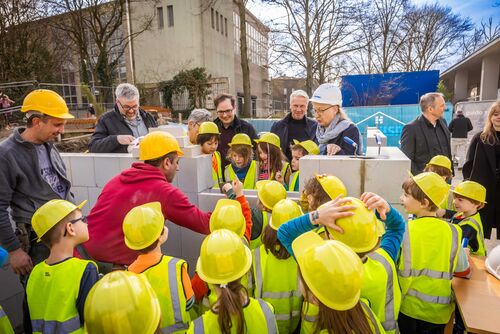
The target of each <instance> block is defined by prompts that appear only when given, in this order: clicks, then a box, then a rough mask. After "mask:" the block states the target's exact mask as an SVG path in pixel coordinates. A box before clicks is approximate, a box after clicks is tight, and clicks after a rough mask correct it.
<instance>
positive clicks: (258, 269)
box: [252, 245, 303, 333]
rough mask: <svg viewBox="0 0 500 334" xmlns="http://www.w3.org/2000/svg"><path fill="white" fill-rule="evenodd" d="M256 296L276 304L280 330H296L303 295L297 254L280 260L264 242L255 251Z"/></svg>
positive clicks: (288, 331) (275, 308) (283, 331)
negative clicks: (295, 256)
mask: <svg viewBox="0 0 500 334" xmlns="http://www.w3.org/2000/svg"><path fill="white" fill-rule="evenodd" d="M253 255H254V261H253V264H252V266H253V276H254V277H255V290H254V297H255V298H262V299H264V300H265V301H266V302H268V303H270V304H271V305H272V306H273V307H274V313H275V316H276V322H277V323H278V330H279V332H280V333H293V332H294V331H295V329H296V328H297V326H298V324H299V321H300V310H301V308H302V299H303V298H302V295H301V293H300V291H299V282H298V280H299V278H298V273H297V262H296V261H295V260H294V258H293V257H291V256H290V257H289V258H288V259H286V260H279V259H277V258H276V257H275V256H274V255H273V254H272V253H271V252H269V253H268V252H267V251H266V248H265V246H264V245H262V246H260V247H259V248H257V249H254V251H253Z"/></svg>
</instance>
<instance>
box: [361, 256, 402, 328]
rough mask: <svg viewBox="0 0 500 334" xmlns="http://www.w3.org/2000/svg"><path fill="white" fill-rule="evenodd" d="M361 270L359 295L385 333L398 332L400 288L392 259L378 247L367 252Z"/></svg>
mask: <svg viewBox="0 0 500 334" xmlns="http://www.w3.org/2000/svg"><path fill="white" fill-rule="evenodd" d="M363 270H364V275H363V286H362V287H361V297H362V298H364V299H366V300H367V301H368V303H369V305H370V308H371V309H372V310H373V313H375V315H376V316H377V318H378V319H379V320H380V323H381V324H382V327H384V329H385V331H386V332H387V333H396V332H398V324H397V320H398V314H399V308H400V306H401V290H400V289H399V283H398V274H397V271H396V266H395V265H394V261H393V260H392V258H391V256H390V255H389V254H387V252H386V251H385V250H384V249H382V248H378V249H377V250H376V251H374V252H372V253H370V254H368V256H367V260H366V262H365V263H364V264H363Z"/></svg>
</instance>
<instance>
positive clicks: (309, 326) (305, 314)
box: [300, 299, 385, 334]
mask: <svg viewBox="0 0 500 334" xmlns="http://www.w3.org/2000/svg"><path fill="white" fill-rule="evenodd" d="M359 301H360V303H361V306H362V307H363V311H364V312H365V315H366V319H367V320H368V325H370V328H371V329H372V332H373V333H375V334H379V333H385V331H384V328H383V327H382V325H381V324H380V321H379V320H378V319H377V316H376V315H375V313H373V311H372V310H371V309H370V307H369V306H368V304H367V303H366V302H365V301H364V300H363V299H360V300H359ZM318 313H319V307H318V305H314V304H311V303H308V302H304V303H303V304H302V323H301V325H300V334H312V333H314V332H315V329H316V321H317V320H318ZM319 333H320V334H326V333H328V330H327V329H322V330H320V331H319ZM353 333H354V332H353Z"/></svg>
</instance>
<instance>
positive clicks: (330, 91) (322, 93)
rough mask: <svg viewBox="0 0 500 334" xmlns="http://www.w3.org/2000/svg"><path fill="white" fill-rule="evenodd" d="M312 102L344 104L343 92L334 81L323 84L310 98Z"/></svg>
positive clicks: (333, 104)
mask: <svg viewBox="0 0 500 334" xmlns="http://www.w3.org/2000/svg"><path fill="white" fill-rule="evenodd" d="M309 101H311V102H315V103H324V104H329V105H332V106H339V107H341V106H342V93H341V92H340V88H338V87H337V86H335V85H334V84H332V83H324V84H321V85H320V86H319V87H318V88H316V90H315V91H314V93H313V96H312V97H311V98H310V99H309Z"/></svg>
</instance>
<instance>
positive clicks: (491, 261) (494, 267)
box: [485, 245, 500, 280]
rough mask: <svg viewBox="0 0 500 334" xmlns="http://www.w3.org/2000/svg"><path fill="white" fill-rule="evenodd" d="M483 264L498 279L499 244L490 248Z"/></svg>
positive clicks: (499, 262)
mask: <svg viewBox="0 0 500 334" xmlns="http://www.w3.org/2000/svg"><path fill="white" fill-rule="evenodd" d="M485 264H486V270H488V271H489V273H490V274H492V275H493V276H495V277H496V278H497V279H498V280H500V245H498V246H496V247H495V248H493V249H492V250H491V252H490V253H489V254H488V257H487V258H486V263H485Z"/></svg>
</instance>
